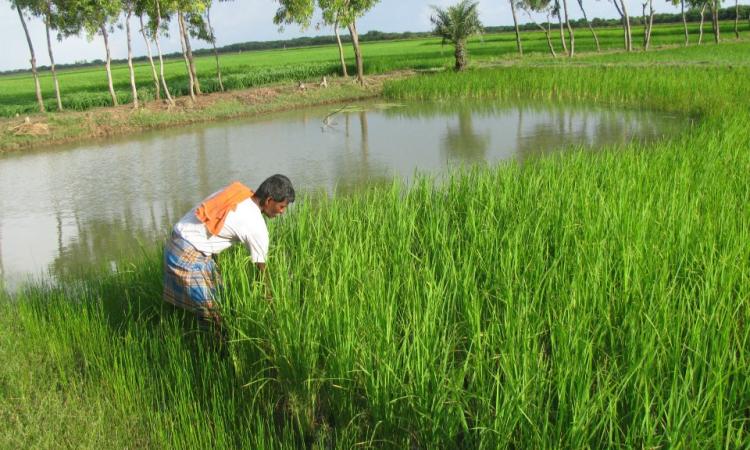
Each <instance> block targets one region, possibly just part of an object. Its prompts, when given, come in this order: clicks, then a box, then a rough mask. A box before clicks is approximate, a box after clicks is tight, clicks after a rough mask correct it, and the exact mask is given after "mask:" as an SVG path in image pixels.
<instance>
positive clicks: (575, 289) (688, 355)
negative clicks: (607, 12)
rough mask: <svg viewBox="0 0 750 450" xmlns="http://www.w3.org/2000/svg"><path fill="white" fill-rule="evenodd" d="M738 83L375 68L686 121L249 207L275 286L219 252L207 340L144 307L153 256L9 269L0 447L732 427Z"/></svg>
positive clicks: (494, 443) (460, 91)
mask: <svg viewBox="0 0 750 450" xmlns="http://www.w3.org/2000/svg"><path fill="white" fill-rule="evenodd" d="M734 48H736V47H733V46H720V47H712V52H715V53H720V52H723V51H730V52H731V51H732V50H731V49H734ZM687 51H693V50H687ZM695 51H698V50H695ZM675 52H676V53H678V54H679V53H680V52H683V50H681V49H676V50H675ZM662 55H665V57H668V55H669V52H665V53H663V54H662ZM623 57H624V58H628V56H624V55H623ZM748 89H750V68H748V67H739V68H737V67H734V68H730V67H725V66H722V65H714V66H707V67H678V68H672V67H658V66H650V67H639V68H638V69H637V70H634V69H633V68H628V67H627V66H626V65H622V66H618V67H611V66H591V67H576V66H570V67H556V68H554V69H552V68H549V67H544V68H534V67H518V68H510V69H491V70H475V71H470V72H468V73H465V74H460V75H457V74H452V73H444V74H437V75H431V76H421V77H418V78H413V79H408V80H403V81H397V82H392V83H388V84H387V86H386V87H385V94H386V95H387V96H388V97H389V98H392V99H397V100H398V99H419V98H429V99H434V98H443V99H451V98H458V97H460V98H480V97H481V98H497V99H505V98H516V97H522V98H527V99H531V100H536V101H574V102H577V101H580V102H587V103H597V104H604V105H618V106H626V107H644V108H655V109H660V110H668V111H675V112H681V113H687V114H695V115H699V116H700V117H701V120H700V121H699V123H697V124H696V125H695V126H694V127H693V128H691V129H689V130H686V132H685V133H684V134H683V135H681V136H678V137H676V138H673V139H670V140H668V141H663V142H659V143H656V144H652V145H650V146H647V147H641V146H639V145H637V144H633V145H630V146H628V147H627V148H624V149H621V148H612V149H610V151H605V152H602V153H597V154H591V153H587V152H572V153H566V154H563V155H560V156H556V157H549V158H543V159H539V160H532V161H530V162H527V163H525V164H524V165H523V166H520V165H517V164H513V163H510V164H506V165H502V166H500V167H498V168H481V169H474V170H471V171H468V172H464V173H457V174H455V176H454V177H453V178H452V179H451V180H450V181H449V182H446V183H443V184H441V185H440V186H436V185H435V184H434V183H433V182H432V181H430V180H420V181H418V182H416V183H415V185H414V186H412V187H403V186H398V185H394V186H393V187H391V188H377V189H376V188H373V189H372V190H370V191H368V192H364V193H361V194H354V195H352V196H348V197H346V198H341V197H334V198H332V199H327V198H317V197H316V198H307V199H303V200H300V204H299V205H297V207H296V208H295V210H294V211H293V212H292V214H291V215H290V216H289V217H286V218H283V219H281V220H279V221H277V222H274V223H273V225H272V229H271V233H272V235H273V236H274V247H273V250H272V258H271V262H270V273H271V282H272V286H273V289H272V290H273V297H274V302H273V304H269V303H268V302H267V301H265V300H264V299H263V297H264V295H263V292H262V291H263V290H262V288H260V286H259V285H258V283H255V282H248V278H247V276H248V275H247V274H246V271H245V270H244V269H245V267H246V263H247V261H246V259H245V254H244V253H243V252H241V251H237V252H231V253H229V254H224V255H222V256H223V257H222V258H221V261H220V263H221V265H222V267H223V268H224V277H225V281H226V286H227V292H226V294H225V300H224V302H225V305H226V307H227V311H226V316H227V319H228V323H229V324H230V326H231V336H232V342H231V345H230V347H229V354H230V357H229V358H227V359H221V358H220V357H219V356H217V355H216V354H215V353H212V352H211V351H207V350H205V349H203V347H202V346H201V344H202V342H203V341H202V340H201V339H199V338H198V337H196V335H195V334H193V333H186V332H185V328H184V327H183V325H181V322H180V317H179V314H175V313H174V311H171V310H168V309H165V308H164V307H163V306H162V305H161V303H160V289H161V285H160V277H161V274H160V263H159V258H158V256H157V255H153V254H151V255H148V256H146V257H144V259H143V260H142V261H138V262H135V263H133V264H132V266H131V267H132V269H131V270H129V271H124V272H121V273H118V274H111V273H106V272H102V273H92V274H91V275H90V276H88V277H84V278H83V279H80V280H78V281H77V282H75V283H72V282H71V283H69V284H66V285H65V286H64V287H62V288H45V287H43V286H37V287H32V288H30V289H29V290H28V291H26V292H24V293H22V294H20V295H19V296H18V298H16V299H15V300H14V301H12V302H3V303H2V306H1V309H2V311H0V321H1V322H2V326H0V344H1V345H0V357H1V358H2V360H3V364H2V365H0V419H1V420H0V447H9V448H15V447H19V446H20V447H34V448H37V447H60V446H70V447H73V446H74V447H77V448H94V447H100V446H101V445H102V444H106V446H109V447H150V448H164V447H169V448H206V447H220V448H223V447H242V448H291V447H300V446H303V445H305V444H309V445H312V446H314V447H316V448H329V447H334V448H352V447H354V446H363V447H367V446H375V447H393V448H406V447H411V448H454V447H465V448H502V447H515V448H561V447H562V448H587V447H588V448H604V447H627V448H667V447H670V448H743V447H746V446H747V445H748V444H749V443H750V429H749V427H750V419H749V417H750V410H749V409H748V405H750V381H749V380H750V379H749V378H748V377H747V373H748V370H750V354H749V353H748V349H750V327H748V324H749V323H750V307H749V306H750V305H749V302H750V209H749V208H748V206H747V205H748V204H750V185H749V184H748V182H747V174H748V173H750V152H749V151H748V142H750V130H748V127H747V123H748V121H750V104H748V100H747V97H746V96H743V95H741V93H742V92H747V91H748Z"/></svg>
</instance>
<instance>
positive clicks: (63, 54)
mask: <svg viewBox="0 0 750 450" xmlns="http://www.w3.org/2000/svg"><path fill="white" fill-rule="evenodd" d="M214 3H215V4H214V7H213V8H212V9H211V23H212V24H213V26H214V30H215V32H216V40H217V45H218V46H222V45H228V44H233V43H237V42H247V41H267V40H278V39H291V38H295V37H299V36H317V35H332V34H333V31H332V30H331V29H330V28H320V29H316V28H315V27H314V26H313V27H310V28H308V29H307V30H300V28H299V27H297V26H287V27H285V28H284V30H283V31H280V30H279V28H278V27H277V26H276V25H274V24H273V15H274V13H275V11H276V8H277V5H278V3H277V2H276V1H274V0H235V1H228V2H214ZM454 3H457V0H381V1H380V2H379V3H378V4H376V5H375V6H374V7H373V9H372V10H370V11H369V12H368V13H367V14H366V15H365V16H364V17H362V18H361V19H360V20H359V21H358V23H357V29H358V31H359V32H360V33H366V32H367V31H370V30H378V31H386V32H400V31H428V30H429V29H430V28H431V26H430V15H431V13H432V9H431V5H436V6H439V7H445V6H448V5H451V4H454ZM740 3H742V4H746V3H747V0H743V1H742V2H740ZM10 5H11V3H10V1H7V0H0V42H5V43H6V44H5V45H8V47H6V49H5V51H3V52H2V53H0V71H4V70H13V69H21V68H23V69H25V68H29V67H30V65H29V48H28V45H27V43H26V37H25V35H24V33H23V28H22V26H21V22H20V20H19V18H18V13H17V12H16V11H15V10H14V9H12V8H11V6H10ZM626 5H628V7H629V10H630V11H631V13H632V14H638V13H640V11H641V5H640V3H639V1H637V0H626ZM568 6H569V11H570V17H571V19H577V18H580V17H582V15H581V12H580V9H579V8H578V4H577V2H574V1H572V0H569V2H568ZM584 6H586V13H587V15H588V16H589V18H593V17H600V18H615V17H617V11H616V10H615V8H614V6H613V5H612V3H611V2H610V1H608V0H596V1H591V0H587V1H586V2H585V3H584ZM654 9H656V11H657V12H658V13H659V12H678V11H679V8H677V7H674V6H672V5H671V4H670V3H669V2H666V1H664V0H656V1H655V2H654ZM479 14H480V19H481V20H482V23H483V24H484V25H485V26H495V25H510V24H512V23H513V18H512V16H511V13H510V5H509V3H508V2H507V1H505V0H480V1H479ZM123 20H124V19H121V20H120V23H123ZM540 20H543V18H540ZM528 21H529V18H528V16H526V15H525V14H523V13H520V12H519V22H521V23H524V22H528ZM27 26H28V27H29V33H30V34H31V38H32V42H33V45H34V51H35V53H36V58H37V64H39V65H48V64H49V56H48V54H47V44H46V36H45V31H44V25H43V23H42V22H41V20H40V19H38V18H32V19H30V20H27ZM131 29H132V30H133V34H134V35H133V53H134V55H135V56H140V55H144V54H145V53H146V47H145V44H144V43H143V39H142V38H141V36H140V34H138V33H137V30H138V29H139V24H138V20H137V19H131ZM169 34H170V36H169V37H162V39H161V41H160V43H161V45H162V51H163V52H164V53H170V52H175V51H180V41H179V35H178V33H177V31H176V27H174V28H173V29H171V30H170V33H169ZM53 39H54V38H53ZM191 42H192V43H193V48H204V47H207V46H208V44H206V43H203V42H200V41H197V40H193V41H191ZM110 44H111V48H112V58H113V59H123V58H126V57H127V42H126V37H125V31H124V30H123V31H121V30H115V33H114V34H113V35H112V36H111V38H110ZM52 46H53V50H54V55H55V62H56V63H58V64H59V63H74V62H76V61H84V60H89V61H90V60H94V59H101V60H103V59H104V58H105V54H104V44H103V40H102V38H101V37H100V36H94V37H93V38H91V39H89V38H87V37H86V36H85V35H82V36H81V37H71V38H67V39H65V40H63V41H62V42H59V41H56V40H55V41H53V44H52Z"/></svg>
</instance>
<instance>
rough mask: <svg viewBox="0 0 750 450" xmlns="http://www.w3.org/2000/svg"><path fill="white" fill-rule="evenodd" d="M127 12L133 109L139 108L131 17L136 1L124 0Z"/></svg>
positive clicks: (126, 21) (126, 22) (126, 32)
mask: <svg viewBox="0 0 750 450" xmlns="http://www.w3.org/2000/svg"><path fill="white" fill-rule="evenodd" d="M122 7H123V10H124V11H125V35H126V37H127V42H128V71H129V72H130V92H131V96H132V97H133V108H138V88H137V87H136V84H135V69H134V68H133V40H132V36H131V34H130V17H131V16H132V15H133V10H134V9H135V0H122Z"/></svg>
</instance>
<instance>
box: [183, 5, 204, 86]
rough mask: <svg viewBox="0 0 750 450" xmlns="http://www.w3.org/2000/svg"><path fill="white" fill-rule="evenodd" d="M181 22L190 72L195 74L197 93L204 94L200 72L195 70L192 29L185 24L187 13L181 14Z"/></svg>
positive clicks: (194, 81)
mask: <svg viewBox="0 0 750 450" xmlns="http://www.w3.org/2000/svg"><path fill="white" fill-rule="evenodd" d="M180 22H181V26H182V31H183V33H184V34H185V54H186V55H187V59H188V62H189V63H190V66H189V67H190V73H191V74H192V75H193V87H194V88H195V93H196V94H197V95H200V94H202V92H201V83H200V81H198V72H196V71H195V59H194V58H193V49H192V47H190V29H188V27H187V26H186V25H185V15H184V14H180Z"/></svg>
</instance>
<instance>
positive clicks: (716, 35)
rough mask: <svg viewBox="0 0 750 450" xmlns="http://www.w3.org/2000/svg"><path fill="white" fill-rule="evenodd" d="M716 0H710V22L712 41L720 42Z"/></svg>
mask: <svg viewBox="0 0 750 450" xmlns="http://www.w3.org/2000/svg"><path fill="white" fill-rule="evenodd" d="M717 3H718V0H712V1H711V23H712V25H713V28H714V42H716V43H717V44H718V43H719V42H721V36H720V34H721V30H720V29H719V5H718V4H717Z"/></svg>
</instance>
